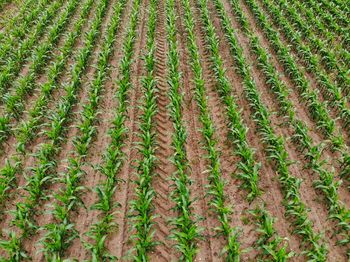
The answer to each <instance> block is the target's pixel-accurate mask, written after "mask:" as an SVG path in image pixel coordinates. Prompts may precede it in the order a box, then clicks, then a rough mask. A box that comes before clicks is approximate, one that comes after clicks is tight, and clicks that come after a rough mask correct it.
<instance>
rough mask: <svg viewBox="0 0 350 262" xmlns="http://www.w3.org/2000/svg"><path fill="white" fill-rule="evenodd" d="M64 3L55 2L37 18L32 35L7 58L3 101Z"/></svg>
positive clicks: (1, 75)
mask: <svg viewBox="0 0 350 262" xmlns="http://www.w3.org/2000/svg"><path fill="white" fill-rule="evenodd" d="M62 4H63V2H62V1H54V2H52V3H51V4H50V5H49V7H48V8H47V9H46V10H45V12H44V13H42V14H41V16H39V17H38V18H37V22H36V24H35V27H34V28H33V29H32V31H31V32H30V35H29V36H28V37H27V38H26V39H24V40H23V41H20V43H19V46H18V48H17V49H16V52H14V53H13V56H9V57H7V60H6V65H5V66H4V67H3V68H2V70H1V72H0V94H1V96H2V97H1V99H2V100H3V99H4V97H3V95H4V94H5V92H6V91H7V89H8V88H9V87H10V86H11V83H12V81H13V79H14V78H15V77H16V76H17V75H18V73H19V72H20V70H21V68H22V65H23V64H24V62H25V61H26V58H27V57H28V56H29V55H30V54H31V51H32V48H33V47H34V45H35V44H36V43H37V42H38V40H39V38H40V37H41V36H42V35H43V34H44V32H45V30H46V26H47V25H48V24H49V23H50V22H51V21H52V18H53V17H54V16H55V15H56V14H57V13H58V10H59V8H60V7H61V6H62Z"/></svg>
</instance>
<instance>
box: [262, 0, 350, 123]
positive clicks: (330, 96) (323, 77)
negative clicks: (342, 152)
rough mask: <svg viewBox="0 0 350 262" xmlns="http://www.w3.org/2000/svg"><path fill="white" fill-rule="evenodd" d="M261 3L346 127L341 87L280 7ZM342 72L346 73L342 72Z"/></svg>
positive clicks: (349, 118) (348, 113) (349, 116)
mask: <svg viewBox="0 0 350 262" xmlns="http://www.w3.org/2000/svg"><path fill="white" fill-rule="evenodd" d="M263 3H264V6H265V7H266V9H267V10H268V13H269V14H270V17H271V18H272V20H273V21H274V23H275V24H276V26H278V27H279V28H282V29H283V30H282V31H283V33H284V35H285V37H286V38H287V39H288V40H289V42H290V43H291V44H292V46H294V49H295V51H296V52H297V54H298V56H299V58H300V59H301V60H302V61H303V62H304V64H305V66H306V70H307V71H308V72H309V73H312V74H314V75H315V77H316V80H317V83H318V86H319V88H320V89H321V90H322V94H323V97H324V99H325V100H326V101H328V102H329V103H328V105H329V106H330V107H335V108H336V109H337V111H338V112H337V113H338V116H339V117H340V119H342V121H343V126H344V128H345V129H346V128H347V127H348V126H349V124H350V109H349V108H348V106H347V98H346V97H344V96H343V95H342V90H341V87H340V86H336V85H334V84H333V83H332V81H331V80H330V78H329V76H328V75H327V73H326V72H325V70H324V69H323V68H322V67H321V66H320V64H321V62H320V60H319V58H318V57H317V56H316V55H314V54H313V53H312V52H311V49H310V47H309V46H308V45H306V44H304V43H303V42H302V39H301V36H300V35H301V34H300V33H298V32H296V31H295V30H294V29H293V27H292V26H291V24H290V23H289V22H288V21H287V19H286V18H285V16H283V15H281V12H280V9H278V8H277V7H276V5H275V4H274V3H273V2H272V1H269V0H264V1H263ZM339 71H340V70H339ZM342 74H346V73H344V72H342ZM348 80H349V79H348V77H346V79H344V80H343V81H346V82H347V83H349V81H348ZM346 82H345V86H346V89H348V88H349V86H350V85H349V84H346ZM343 91H344V93H346V94H347V93H348V92H349V90H343Z"/></svg>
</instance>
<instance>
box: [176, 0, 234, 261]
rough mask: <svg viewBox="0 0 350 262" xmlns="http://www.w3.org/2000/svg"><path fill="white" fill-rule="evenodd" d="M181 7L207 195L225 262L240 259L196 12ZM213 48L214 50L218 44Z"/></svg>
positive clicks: (185, 6)
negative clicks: (198, 43)
mask: <svg viewBox="0 0 350 262" xmlns="http://www.w3.org/2000/svg"><path fill="white" fill-rule="evenodd" d="M182 6H183V7H184V11H185V16H184V17H185V23H184V24H185V29H186V33H187V48H188V51H189V54H190V62H191V63H190V64H191V68H192V72H193V83H194V85H195V90H194V93H195V99H196V101H197V104H198V108H199V110H200V115H199V120H200V122H201V123H202V126H203V127H202V128H201V133H202V136H203V138H204V141H205V142H204V149H205V150H206V153H207V157H206V158H207V159H208V162H209V164H208V167H207V173H208V182H209V186H208V195H209V196H210V197H211V199H210V201H209V203H210V205H211V207H212V208H213V210H214V211H215V213H216V215H217V218H218V220H219V222H220V226H219V227H217V228H215V230H216V231H217V233H219V234H222V235H223V236H224V238H225V242H226V245H225V247H224V249H223V251H222V254H223V255H224V257H225V260H226V261H239V258H240V243H239V241H238V230H237V229H236V228H234V227H232V226H231V225H230V224H231V219H230V215H231V214H232V211H231V207H230V206H228V204H227V203H225V202H226V194H225V191H224V188H225V181H224V179H223V178H222V170H221V164H220V155H221V153H220V150H218V149H217V140H216V138H215V135H214V134H215V130H216V129H215V127H214V124H213V121H212V118H211V116H210V110H209V108H208V99H207V96H206V88H205V81H204V78H203V69H202V66H201V63H200V54H199V48H198V46H197V43H196V38H195V31H194V26H195V25H194V20H193V13H192V11H191V7H190V3H189V0H183V1H182ZM212 44H213V43H212V42H210V43H209V46H210V47H211V48H214V49H215V50H217V49H216V47H217V45H216V46H212Z"/></svg>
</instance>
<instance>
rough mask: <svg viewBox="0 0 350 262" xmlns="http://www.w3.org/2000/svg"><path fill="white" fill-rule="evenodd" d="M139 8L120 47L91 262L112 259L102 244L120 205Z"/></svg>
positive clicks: (91, 232) (90, 244) (92, 232)
mask: <svg viewBox="0 0 350 262" xmlns="http://www.w3.org/2000/svg"><path fill="white" fill-rule="evenodd" d="M140 6H141V0H135V1H134V2H133V5H132V12H131V15H130V20H129V21H130V22H129V25H128V28H127V31H126V36H125V39H124V41H123V44H122V50H123V57H122V59H121V61H120V63H119V77H118V79H117V87H118V88H117V92H116V98H117V101H118V107H117V109H116V111H115V116H114V119H113V121H112V127H111V128H110V129H109V135H110V138H111V142H110V144H109V145H108V147H107V149H106V151H105V153H104V155H103V163H102V164H101V165H100V166H99V167H98V171H99V173H101V174H102V175H103V176H102V177H105V179H104V180H103V182H102V183H101V184H100V185H98V186H96V188H95V190H96V192H97V195H98V200H97V202H96V203H95V204H94V205H93V206H92V207H91V208H92V209H95V210H98V211H100V215H99V217H98V221H97V222H96V223H94V224H93V225H91V227H90V229H89V232H87V236H88V237H89V242H87V243H86V248H87V249H88V250H89V251H90V252H91V255H92V259H93V260H99V259H102V260H106V259H110V258H113V257H114V256H112V255H111V254H110V253H109V251H108V249H107V247H106V244H105V242H106V238H107V237H108V235H109V233H110V232H111V231H112V229H114V228H115V226H116V224H115V222H114V214H115V212H116V211H115V208H116V207H117V206H118V205H119V203H118V202H115V200H114V199H113V195H114V193H115V191H116V190H117V186H118V182H119V180H120V179H119V177H118V174H119V172H120V169H121V167H122V165H123V164H124V153H123V151H122V148H123V146H124V142H125V139H126V134H127V131H128V130H127V128H126V126H125V119H126V117H127V110H128V106H127V105H128V93H129V90H130V89H131V88H132V82H131V65H132V57H133V53H134V52H133V51H134V45H135V37H136V33H137V25H138V21H139V13H140V9H141V8H140ZM90 240H91V241H90Z"/></svg>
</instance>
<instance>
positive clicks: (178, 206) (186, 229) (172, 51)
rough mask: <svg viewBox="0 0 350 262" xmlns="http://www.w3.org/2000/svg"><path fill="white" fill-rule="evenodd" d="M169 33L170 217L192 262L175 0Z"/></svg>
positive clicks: (195, 233) (169, 9) (170, 2)
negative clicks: (171, 214) (172, 129)
mask: <svg viewBox="0 0 350 262" xmlns="http://www.w3.org/2000/svg"><path fill="white" fill-rule="evenodd" d="M165 9H166V22H167V23H166V32H167V42H168V55H167V58H168V59H167V65H168V76H167V79H168V85H169V87H170V89H169V94H168V95H169V98H170V104H169V110H170V112H169V113H170V118H171V120H172V122H173V126H174V133H173V135H172V141H171V144H172V147H173V150H174V155H173V157H172V162H173V164H174V166H175V167H176V171H175V172H174V173H173V174H172V175H171V180H172V181H173V184H172V187H173V188H174V189H173V191H172V192H171V199H172V201H173V202H174V203H175V207H174V210H175V212H177V217H174V218H172V219H171V221H170V224H171V225H172V226H173V228H172V234H171V238H172V239H174V240H175V242H176V244H175V247H176V249H177V250H178V251H179V252H180V253H181V259H183V260H186V261H192V260H193V259H194V258H195V256H196V253H197V252H198V247H197V241H198V238H199V236H200V232H199V228H198V226H197V223H196V221H195V219H194V214H193V212H192V211H193V210H192V203H193V201H194V200H193V199H191V192H190V188H189V186H190V184H191V180H190V178H189V173H190V170H189V163H188V159H187V152H186V147H185V145H186V141H187V132H186V128H185V126H184V123H183V114H182V103H183V94H182V93H181V89H180V86H181V72H180V68H179V67H180V58H179V53H178V47H177V28H176V14H175V1H174V0H167V1H166V6H165Z"/></svg>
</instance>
